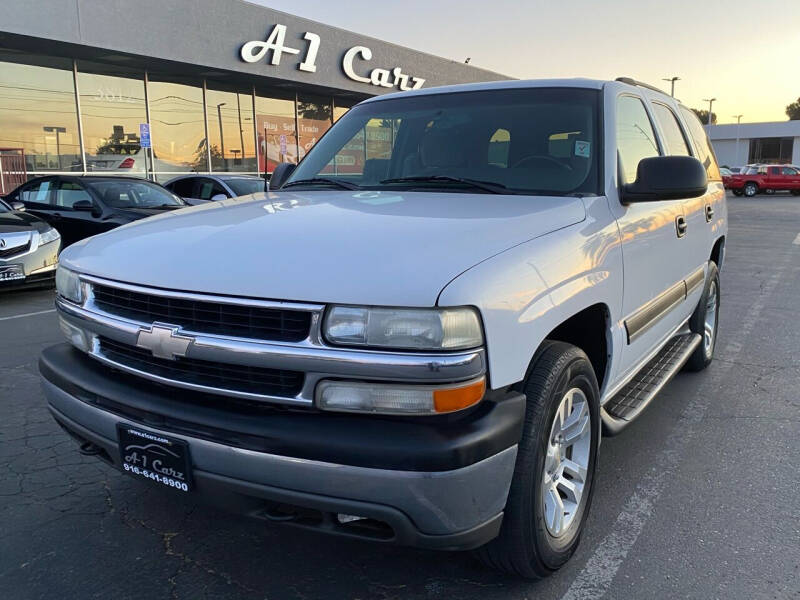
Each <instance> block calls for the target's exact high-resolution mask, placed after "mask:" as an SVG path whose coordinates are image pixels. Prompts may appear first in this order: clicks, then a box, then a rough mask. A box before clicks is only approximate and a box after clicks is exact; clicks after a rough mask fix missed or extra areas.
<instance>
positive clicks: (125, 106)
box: [78, 62, 147, 175]
mask: <svg viewBox="0 0 800 600" xmlns="http://www.w3.org/2000/svg"><path fill="white" fill-rule="evenodd" d="M107 70H108V67H105V66H104V65H92V64H88V63H82V62H79V63H78V91H79V93H80V98H81V120H82V122H83V138H84V149H85V152H86V170H87V171H119V172H121V173H136V174H137V175H142V174H144V172H145V171H146V157H145V152H146V151H145V150H144V149H142V147H141V145H140V140H139V124H140V123H145V122H146V121H147V111H146V109H145V102H144V76H143V74H142V73H130V74H129V75H128V74H125V75H123V76H115V75H107V74H103V72H104V71H107ZM114 70H115V71H116V72H117V73H119V72H120V69H119V68H115V69H114Z"/></svg>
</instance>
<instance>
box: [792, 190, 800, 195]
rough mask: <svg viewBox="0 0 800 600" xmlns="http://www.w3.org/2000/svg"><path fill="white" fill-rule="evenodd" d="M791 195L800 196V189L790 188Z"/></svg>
mask: <svg viewBox="0 0 800 600" xmlns="http://www.w3.org/2000/svg"><path fill="white" fill-rule="evenodd" d="M792 196H800V190H792Z"/></svg>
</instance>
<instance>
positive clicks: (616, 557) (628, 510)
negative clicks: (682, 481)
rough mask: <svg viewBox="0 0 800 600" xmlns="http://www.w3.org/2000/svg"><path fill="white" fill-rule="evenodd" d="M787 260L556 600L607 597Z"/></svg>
mask: <svg viewBox="0 0 800 600" xmlns="http://www.w3.org/2000/svg"><path fill="white" fill-rule="evenodd" d="M798 237H800V236H798ZM791 256H792V254H791V253H787V255H786V257H785V258H784V260H783V262H782V263H781V265H780V266H779V267H778V270H777V271H776V272H775V273H773V274H772V276H771V277H770V278H769V279H768V280H767V281H766V283H765V285H764V288H763V291H762V296H761V298H760V299H759V300H758V301H757V302H755V303H754V304H753V305H752V306H751V307H750V310H748V311H747V313H746V314H745V315H744V317H743V319H742V320H741V321H740V322H739V324H738V325H739V328H738V331H737V334H736V336H735V337H734V338H733V339H732V340H730V341H729V342H728V343H727V345H726V346H725V348H724V350H723V351H722V352H718V354H717V355H718V356H719V357H720V358H724V359H726V362H718V363H714V368H713V369H711V370H710V371H709V376H708V379H707V380H706V382H705V385H704V386H702V387H701V388H700V389H698V390H696V392H697V393H696V395H695V397H694V399H693V400H692V401H691V402H690V403H689V404H688V405H686V407H685V408H684V410H683V412H682V413H681V416H680V417H679V419H678V421H677V422H676V423H675V427H674V429H673V431H672V433H671V434H670V435H669V437H668V438H667V440H666V442H665V443H664V444H663V445H662V446H661V448H660V451H659V453H658V454H657V455H656V457H655V459H654V460H653V464H652V467H651V468H650V470H649V471H648V472H647V473H646V474H645V475H644V476H643V477H642V478H641V479H640V480H639V483H638V485H637V486H636V488H635V489H634V490H633V494H631V496H630V498H629V499H628V501H627V502H625V504H624V506H623V507H622V511H621V512H620V514H619V516H617V519H616V521H615V522H614V526H613V527H612V529H611V531H610V532H609V533H608V535H606V537H605V538H603V539H602V540H601V541H600V543H599V544H598V545H597V546H596V547H595V549H594V552H593V553H592V555H591V556H590V557H589V559H588V560H587V561H586V564H585V565H584V566H583V569H581V571H580V573H578V576H577V577H576V578H575V579H573V581H572V583H571V585H570V586H569V589H568V590H567V592H566V593H565V594H564V596H563V597H562V598H561V600H597V599H599V598H602V597H603V596H605V595H606V593H607V592H608V590H609V588H610V587H611V583H612V582H613V581H614V578H615V577H616V575H617V571H618V570H619V568H620V567H621V566H622V564H623V562H624V561H625V558H626V557H627V556H628V553H629V552H630V551H631V549H632V548H633V546H634V544H636V541H637V540H638V539H639V536H640V535H641V533H642V531H643V530H644V527H645V525H646V524H647V522H648V520H649V519H650V517H651V516H652V515H653V512H654V511H655V505H656V502H657V501H658V499H659V497H660V496H661V493H662V492H663V491H664V488H665V487H666V485H667V482H668V479H669V478H670V477H671V476H672V475H673V474H674V472H675V471H676V470H677V468H678V467H679V466H680V463H681V461H682V458H683V456H682V455H683V451H684V450H685V449H686V446H687V445H688V443H689V440H691V439H692V437H694V435H695V428H696V427H697V425H698V424H699V423H700V422H701V421H702V420H703V418H704V417H705V414H706V411H707V409H708V400H709V395H710V393H709V392H708V390H709V389H710V388H713V387H716V386H717V385H719V383H720V380H721V379H722V378H724V376H725V375H726V374H727V372H728V371H729V370H730V369H731V368H732V366H733V362H732V359H734V358H736V357H737V356H738V355H739V353H741V351H742V349H743V342H744V341H745V340H746V339H747V337H748V336H749V335H750V333H751V331H752V330H753V328H754V327H755V324H756V322H757V321H758V318H759V317H760V316H761V312H762V311H763V309H764V306H765V302H766V300H767V299H768V298H769V296H770V294H772V292H773V291H774V290H775V287H776V286H777V285H778V282H779V281H780V279H781V275H782V274H783V271H784V270H785V269H786V268H787V267H788V265H789V258H790V257H791Z"/></svg>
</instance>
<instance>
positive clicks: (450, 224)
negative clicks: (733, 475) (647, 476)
mask: <svg viewBox="0 0 800 600" xmlns="http://www.w3.org/2000/svg"><path fill="white" fill-rule="evenodd" d="M271 185H272V191H270V192H268V193H258V194H253V195H251V196H246V197H242V198H238V199H232V200H226V201H223V202H217V203H213V204H207V205H203V206H197V207H193V208H188V209H185V210H181V211H177V212H172V213H169V214H165V215H160V216H157V217H154V218H150V219H146V220H144V221H141V222H138V223H135V224H132V225H128V226H125V227H121V228H119V229H116V230H114V231H111V232H109V233H105V234H103V235H99V236H96V237H93V238H90V239H88V240H84V241H82V242H80V243H78V244H75V245H73V246H71V247H69V248H67V249H66V250H65V251H64V253H63V254H62V255H61V260H60V266H59V269H58V274H57V280H58V281H57V285H58V298H57V308H58V314H59V319H60V324H61V329H62V330H63V332H64V335H65V336H66V338H67V340H68V343H64V344H61V345H57V346H54V347H51V348H48V349H47V350H45V351H44V353H43V354H42V357H41V361H40V369H41V373H42V377H43V385H44V391H45V393H46V396H47V398H48V401H49V406H50V410H51V411H52V414H53V416H54V417H55V419H56V420H57V421H58V422H59V423H60V424H61V425H62V426H63V428H64V429H65V430H66V431H67V432H69V433H70V434H71V435H72V436H73V437H74V438H75V439H76V440H77V441H78V442H79V444H80V445H81V451H82V452H83V453H85V454H94V455H96V456H97V457H99V458H101V459H103V460H105V461H106V462H107V463H108V464H110V465H113V466H114V467H116V468H118V469H120V470H123V471H124V472H126V473H127V474H129V475H131V476H134V477H138V478H140V479H142V480H144V481H146V483H147V484H148V485H152V486H156V487H161V488H166V489H169V490H170V492H169V493H176V494H180V493H190V494H198V495H203V496H206V497H207V498H209V499H211V500H212V501H215V502H218V503H219V504H220V505H223V506H226V507H228V508H230V509H233V510H235V511H238V512H240V513H242V514H246V515H249V516H251V517H255V518H258V519H262V520H265V521H273V522H280V523H284V524H288V525H294V526H297V527H304V528H309V529H316V530H319V531H321V532H326V533H333V534H340V535H344V536H350V537H359V538H364V539H370V540H375V541H378V542H385V543H400V544H408V545H414V546H420V547H427V548H437V549H447V550H459V549H460V550H466V549H475V550H476V551H477V554H478V555H479V556H480V557H481V558H482V559H483V560H484V561H485V562H486V563H487V564H489V565H491V566H494V567H496V568H498V569H502V570H505V571H508V572H511V573H515V574H519V575H522V576H526V577H537V576H544V575H547V574H549V573H551V572H553V571H554V570H556V569H558V568H559V567H560V566H562V565H563V564H564V563H565V562H566V561H567V560H568V558H569V557H570V555H571V554H572V552H573V551H574V550H575V547H576V545H577V544H578V540H579V538H580V535H581V530H582V528H583V526H584V524H585V523H586V518H587V513H588V511H589V505H590V503H591V498H592V489H593V487H594V478H595V474H596V468H597V454H598V450H599V447H600V436H601V433H602V432H604V431H605V432H606V433H608V434H613V433H617V432H619V431H620V430H622V429H623V428H624V427H626V426H627V425H628V424H630V423H631V422H632V421H634V420H635V419H636V418H637V417H638V416H639V415H640V414H641V412H642V411H643V410H644V408H645V407H646V406H647V405H648V404H649V403H650V401H651V400H653V398H654V396H656V394H657V393H658V391H659V390H660V389H661V388H662V387H663V386H664V385H665V383H666V382H667V381H668V380H669V379H670V378H671V377H672V376H673V375H675V374H676V373H677V372H678V371H679V370H680V369H681V368H682V367H684V366H686V367H687V368H690V369H692V370H699V369H702V368H704V367H706V366H707V365H708V364H709V363H710V362H711V359H712V356H713V353H714V345H715V341H716V337H717V318H718V308H719V302H720V286H719V274H718V269H719V268H720V266H721V263H722V259H723V255H724V249H725V236H726V231H727V223H726V221H727V213H726V206H725V194H724V190H723V186H722V181H721V178H720V176H719V169H718V167H717V163H716V159H715V157H714V153H713V151H712V149H711V146H710V145H709V142H708V140H707V138H706V135H705V133H704V131H703V128H702V126H701V124H700V123H699V121H698V120H697V118H696V117H695V116H694V115H693V114H692V112H691V111H689V110H688V109H687V108H686V107H684V106H682V105H681V104H679V103H677V102H676V101H675V100H674V99H672V98H670V97H669V96H668V95H665V94H664V93H662V92H660V91H658V90H656V89H654V88H650V87H649V86H646V85H644V84H640V83H638V82H636V81H633V80H631V79H620V80H617V81H594V80H547V81H508V82H501V83H487V84H477V85H464V86H454V87H447V88H440V89H428V90H419V91H413V92H403V93H399V94H391V95H387V96H382V97H378V98H373V99H371V100H367V101H365V102H362V103H361V104H359V105H357V106H356V107H355V108H353V109H352V110H350V111H349V112H348V113H347V114H346V115H345V116H344V117H343V118H341V119H340V120H339V121H338V122H337V123H336V124H335V125H334V126H333V127H332V128H331V129H330V131H329V132H328V133H327V134H326V135H325V136H324V137H323V138H322V139H321V140H320V141H319V142H318V143H317V145H316V146H315V147H314V148H313V150H312V151H311V152H310V153H309V155H308V156H306V157H305V159H304V160H303V161H302V162H301V163H300V164H299V165H298V166H296V167H295V166H294V165H281V166H280V167H279V168H278V169H276V172H275V174H274V177H273V180H272V184H271Z"/></svg>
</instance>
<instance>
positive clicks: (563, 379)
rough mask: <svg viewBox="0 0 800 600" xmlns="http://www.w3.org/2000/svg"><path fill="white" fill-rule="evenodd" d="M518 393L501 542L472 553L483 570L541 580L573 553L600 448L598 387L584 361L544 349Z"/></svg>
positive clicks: (572, 351) (566, 351)
mask: <svg viewBox="0 0 800 600" xmlns="http://www.w3.org/2000/svg"><path fill="white" fill-rule="evenodd" d="M523 391H524V392H525V395H526V396H527V407H526V411H525V423H524V429H523V433H522V439H521V440H520V443H519V447H518V451H517V462H516V467H515V469H514V478H513V480H512V482H511V489H510V490H509V494H508V501H507V502H506V508H505V514H504V516H503V525H502V528H501V530H500V535H499V536H498V537H497V538H495V539H494V540H492V541H491V542H489V543H488V544H486V545H485V546H483V547H482V548H479V549H478V550H477V551H476V553H477V556H478V558H479V559H480V560H481V561H482V562H484V564H486V565H487V566H489V567H491V568H493V569H497V570H500V571H505V572H506V573H511V574H513V575H517V576H521V577H527V578H540V577H546V576H547V575H550V574H551V573H553V572H554V571H556V570H558V569H559V568H560V567H561V566H562V565H564V563H566V562H567V561H568V560H569V558H570V557H571V556H572V554H573V552H575V548H576V547H577V546H578V543H579V541H580V536H581V532H582V531H583V526H584V523H585V521H586V515H587V514H588V512H589V507H590V505H591V501H592V492H593V485H592V484H593V481H594V473H595V468H596V466H597V449H598V442H599V440H600V415H599V398H600V393H599V391H598V386H597V379H596V377H595V373H594V369H593V368H592V364H591V363H590V362H589V359H588V358H587V357H586V354H584V352H583V351H582V350H581V349H580V348H576V347H575V346H572V345H570V344H566V343H563V342H552V341H545V342H544V344H543V345H542V348H541V349H540V350H539V351H538V352H537V355H536V357H534V364H533V370H532V371H531V373H530V375H529V376H528V378H527V380H526V382H525V384H524V387H523Z"/></svg>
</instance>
